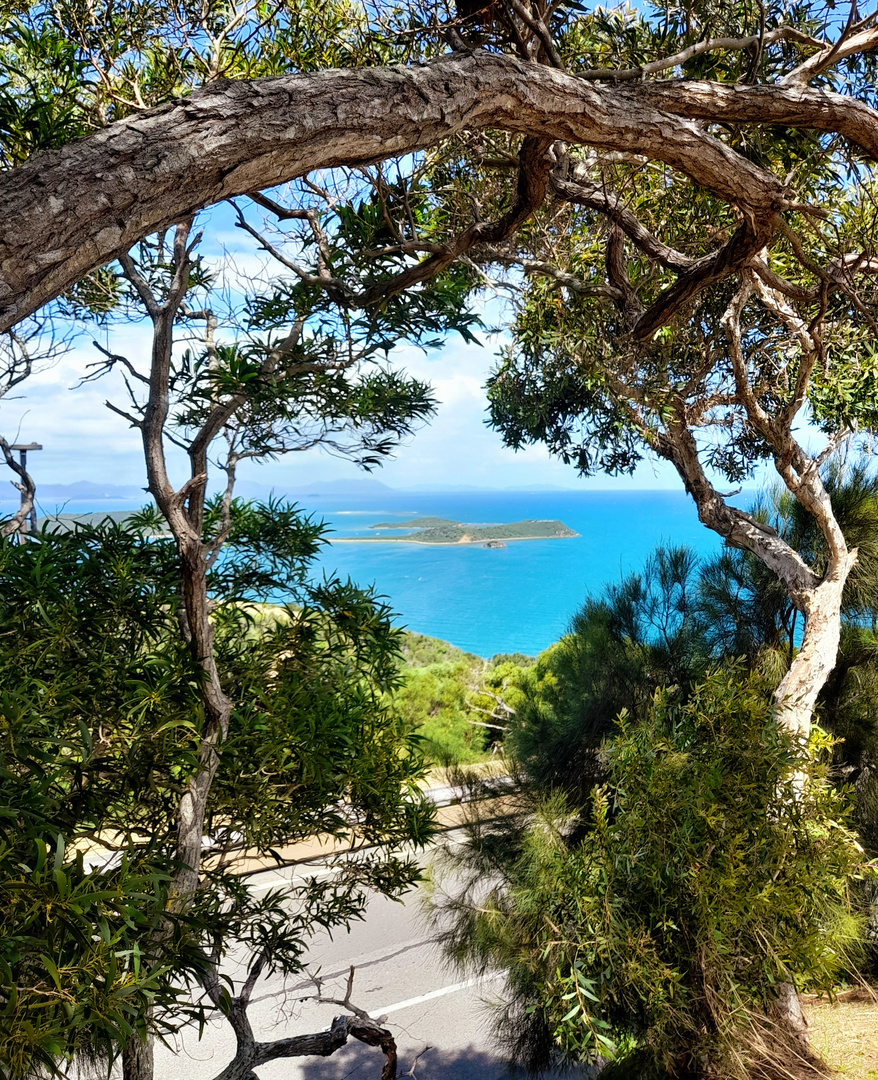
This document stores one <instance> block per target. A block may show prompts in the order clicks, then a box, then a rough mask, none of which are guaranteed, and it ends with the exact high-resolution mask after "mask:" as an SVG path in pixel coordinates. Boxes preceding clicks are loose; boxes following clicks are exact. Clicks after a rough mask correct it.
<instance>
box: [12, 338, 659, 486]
mask: <svg viewBox="0 0 878 1080" xmlns="http://www.w3.org/2000/svg"><path fill="white" fill-rule="evenodd" d="M96 336H98V338H99V340H100V343H101V345H104V346H105V347H109V348H110V349H112V351H114V352H119V353H122V354H123V355H126V356H128V357H129V358H130V359H131V360H132V361H134V360H135V358H136V357H137V356H141V357H144V358H145V356H146V354H147V353H148V350H149V345H150V334H149V328H148V326H147V325H146V324H141V325H138V326H121V327H117V328H111V329H110V330H109V332H108V334H107V335H106V336H105V332H104V331H100V332H99V333H97V335H96ZM497 348H498V344H497V340H496V339H494V340H493V341H491V340H488V341H486V343H485V345H484V346H483V347H478V346H475V345H469V344H466V343H465V342H463V341H462V340H461V339H460V338H459V337H458V336H457V335H456V334H455V335H454V336H453V337H451V338H450V339H449V340H448V341H447V342H446V344H445V346H444V348H442V349H441V350H436V351H432V352H430V353H426V354H425V353H423V352H422V351H420V350H418V349H414V348H410V347H405V348H400V349H397V350H395V351H394V352H392V353H391V357H390V358H391V361H392V362H393V363H394V364H395V365H396V366H398V367H402V368H404V369H405V370H407V371H408V372H409V374H411V375H413V376H415V377H417V378H419V379H423V380H425V381H428V382H429V383H431V385H432V386H433V388H434V392H435V396H436V397H437V398H438V400H439V402H440V404H439V408H438V410H437V413H436V415H435V417H434V418H433V420H432V422H431V423H429V424H427V425H424V426H423V427H421V429H420V430H419V431H417V432H416V434H415V435H414V436H413V437H411V438H410V439H409V440H408V441H407V442H406V443H405V444H403V445H402V446H400V448H399V449H398V451H397V453H396V455H395V457H394V458H393V459H392V460H390V461H389V462H387V463H386V464H385V465H384V466H383V467H382V468H380V469H378V470H376V471H374V472H373V473H372V474H371V475H372V476H374V477H375V479H377V480H380V481H381V482H382V483H385V484H388V485H389V486H390V487H394V488H400V489H406V488H413V487H418V486H421V485H449V486H472V487H486V488H509V487H513V488H514V487H520V488H524V487H535V486H553V487H562V488H581V489H583V490H592V491H597V490H606V489H608V488H611V489H629V490H630V489H646V488H678V487H679V485H680V481H679V479H678V478H677V476H676V473H674V472H673V470H671V469H670V467H669V466H667V465H666V464H665V463H663V462H656V463H655V464H654V465H651V464H649V463H644V464H643V465H642V466H641V467H640V469H639V470H638V472H637V474H636V475H635V476H633V477H625V478H616V479H614V478H611V477H605V476H598V477H592V478H589V479H587V480H583V479H580V478H579V477H577V475H576V472H575V470H574V469H573V468H571V467H570V466H565V465H563V464H562V463H560V462H558V461H556V460H553V459H552V458H550V456H549V454H548V453H547V451H546V450H545V449H543V448H542V447H531V448H528V449H526V450H523V451H519V452H517V453H516V452H514V451H512V450H510V449H507V448H506V447H504V446H503V445H502V442H501V439H500V436H499V435H498V434H497V433H496V432H494V431H491V430H490V429H489V428H488V427H486V425H485V405H486V403H485V392H484V389H483V387H484V384H485V380H486V378H487V375H488V373H489V371H490V369H491V366H492V365H493V364H494V363H495V361H496V352H497ZM98 359H100V354H99V353H98V352H97V350H96V349H95V348H94V347H93V346H92V345H91V341H90V338H89V337H87V336H86V337H82V338H79V339H78V340H77V341H76V343H75V345H74V347H73V348H72V349H70V350H69V351H68V352H67V353H66V354H65V355H63V356H62V357H61V358H60V359H58V360H57V361H56V362H55V363H54V364H53V365H52V366H50V367H46V368H44V370H42V371H40V372H38V373H37V374H35V375H34V376H32V377H31V379H30V380H29V381H28V382H26V383H25V384H23V385H22V386H21V387H19V388H18V389H17V391H16V392H13V394H11V395H9V396H8V397H6V398H5V399H4V400H3V401H2V403H0V431H2V433H3V434H4V435H5V436H6V438H7V439H8V440H9V441H10V442H12V441H13V440H15V441H16V442H37V443H41V444H42V446H43V450H42V451H41V452H40V453H38V454H36V453H35V454H31V455H30V457H29V459H28V464H29V466H30V468H31V472H32V474H33V476H34V479H35V480H36V482H37V484H38V485H39V484H40V483H42V484H47V483H52V484H70V483H74V482H75V481H78V480H90V481H92V482H94V483H99V484H100V483H104V484H121V485H126V484H137V485H141V484H143V483H144V466H143V458H142V450H141V444H140V439H139V435H138V432H137V431H136V430H134V429H132V428H131V427H130V426H129V425H128V424H127V423H126V421H125V420H124V419H123V418H122V417H119V416H117V415H115V414H114V413H112V412H111V411H110V410H109V409H108V408H107V407H106V404H105V402H106V401H107V399H109V400H111V401H113V402H114V403H115V404H117V405H119V406H122V407H124V405H125V397H124V388H123V386H122V384H121V380H119V379H118V378H117V377H116V376H109V377H106V378H104V379H102V380H99V381H97V382H92V383H86V384H84V385H77V384H78V383H79V382H80V380H81V378H82V376H83V375H84V374H85V373H86V372H87V370H88V365H89V364H90V363H93V362H94V361H95V360H98ZM357 474H360V475H362V471H361V470H359V469H357V468H356V467H355V466H354V465H352V464H351V463H349V462H346V461H344V460H342V459H340V458H337V457H332V456H330V455H329V454H328V453H326V452H324V451H319V450H314V451H308V452H304V453H296V454H291V455H288V456H287V457H286V458H285V459H282V460H279V461H275V462H265V463H261V464H252V463H246V464H245V465H242V466H241V470H240V473H239V476H240V478H241V479H246V480H250V481H255V482H257V483H260V484H266V485H269V486H273V487H275V488H276V489H277V490H279V491H280V490H284V489H289V490H295V488H296V487H297V486H298V485H300V484H310V483H314V482H317V481H321V480H336V479H350V478H353V477H355V476H356V475H357ZM179 475H180V479H182V472H181V473H180V474H179Z"/></svg>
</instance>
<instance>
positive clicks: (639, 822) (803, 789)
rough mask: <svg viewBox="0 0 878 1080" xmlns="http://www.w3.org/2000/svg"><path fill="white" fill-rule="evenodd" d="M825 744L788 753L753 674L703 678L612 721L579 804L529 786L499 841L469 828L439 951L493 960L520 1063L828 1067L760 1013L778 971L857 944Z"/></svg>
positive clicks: (847, 953)
mask: <svg viewBox="0 0 878 1080" xmlns="http://www.w3.org/2000/svg"><path fill="white" fill-rule="evenodd" d="M826 744H827V739H826V737H825V736H823V735H821V736H820V737H819V739H818V740H816V741H815V742H814V743H812V747H811V749H810V750H808V751H803V748H802V746H801V745H798V746H797V745H796V744H795V743H794V742H793V740H792V738H791V736H790V734H789V732H787V731H785V730H784V729H782V728H779V727H778V726H777V725H776V724H774V722H773V720H772V716H771V704H770V697H769V695H767V694H766V693H765V688H764V687H760V686H759V685H758V680H756V681H751V680H748V679H747V678H746V676H745V675H744V673H743V672H741V671H740V670H738V671H736V670H734V668H732V669H731V670H726V671H714V672H712V673H709V674H708V675H707V676H706V677H705V678H704V679H703V680H702V681H701V683H700V684H699V685H698V686H697V687H695V688H694V689H693V693H692V695H691V696H690V698H689V700H688V701H687V700H685V699H684V698H683V696H682V695H679V694H677V693H676V692H675V691H674V690H665V691H661V692H659V693H657V694H656V696H655V699H654V701H653V702H652V704H651V706H650V708H649V709H648V710H647V711H646V715H645V716H644V717H642V718H641V720H640V721H639V722H636V721H634V720H633V719H632V718H630V717H627V716H626V715H625V714H623V715H622V716H621V717H620V719H619V722H618V727H617V730H616V733H615V735H614V737H613V739H612V740H610V741H609V742H608V743H607V744H606V745H605V747H604V751H603V753H604V759H605V777H604V783H603V784H601V785H600V786H598V787H596V788H594V789H593V790H592V791H591V792H589V793H588V794H587V795H586V796H585V798H583V799H576V798H570V797H567V796H565V794H564V793H563V791H562V790H560V789H558V788H556V789H555V790H554V791H552V790H551V789H549V788H544V789H543V792H542V798H540V799H536V800H535V801H534V802H532V803H531V806H530V813H529V814H527V816H526V817H524V818H522V819H521V822H520V828H519V830H518V831H517V833H516V835H515V836H514V841H513V843H512V844H510V843H509V839H508V836H507V837H506V840H505V842H504V827H503V826H502V825H501V826H492V825H489V824H488V823H482V824H481V825H480V826H479V825H476V826H475V827H474V830H473V840H474V845H473V847H472V848H471V849H470V851H469V852H468V853H467V854H466V855H465V856H464V858H463V860H462V859H461V857H460V852H453V851H449V853H448V858H449V860H450V863H451V866H450V869H451V870H452V872H453V875H454V879H455V885H454V888H453V892H452V893H451V894H450V896H449V895H446V894H444V893H442V892H441V891H440V892H439V893H438V894H437V895H438V899H437V905H438V907H439V910H440V912H441V914H442V916H443V922H442V928H443V938H444V943H445V947H446V949H447V951H448V952H449V954H450V955H451V956H452V957H453V958H455V959H456V960H457V961H458V962H459V963H460V965H461V966H462V967H463V968H464V969H466V970H469V971H471V972H473V973H481V972H484V971H486V970H490V969H494V968H496V967H497V966H498V965H499V966H500V967H501V968H502V969H504V970H505V972H506V978H507V995H506V998H507V1000H506V1001H505V1002H504V1004H503V1006H502V1007H498V1009H497V1011H496V1014H495V1019H496V1021H497V1023H498V1028H499V1035H500V1038H501V1040H502V1041H503V1042H504V1043H505V1044H506V1045H507V1046H508V1047H509V1049H510V1051H511V1052H512V1053H513V1056H514V1057H515V1059H516V1060H517V1061H519V1062H521V1063H522V1064H525V1065H527V1066H528V1067H530V1068H531V1069H534V1070H540V1069H543V1068H545V1067H547V1066H548V1065H549V1064H551V1063H553V1062H554V1061H557V1060H558V1058H559V1057H560V1059H561V1060H562V1061H565V1060H566V1061H568V1062H581V1061H583V1060H585V1061H591V1062H594V1061H595V1059H596V1058H603V1059H605V1060H606V1059H608V1058H609V1059H610V1060H611V1061H613V1062H614V1065H613V1067H611V1068H609V1069H608V1070H607V1073H608V1075H610V1076H613V1077H618V1078H619V1080H622V1078H626V1080H627V1078H633V1077H637V1078H649V1080H653V1078H656V1080H658V1078H661V1077H676V1078H680V1080H682V1078H686V1080H690V1078H692V1080H694V1078H698V1080H708V1078H710V1080H718V1078H722V1080H732V1078H734V1080H741V1078H744V1077H746V1078H748V1080H752V1078H756V1077H758V1078H760V1080H768V1078H775V1077H781V1076H785V1077H790V1076H795V1077H797V1078H798V1077H801V1078H805V1077H812V1078H817V1077H820V1076H824V1075H825V1073H824V1072H823V1070H822V1069H821V1067H820V1065H819V1062H817V1061H816V1060H815V1059H814V1058H813V1056H812V1055H810V1054H809V1053H808V1052H807V1051H806V1050H804V1049H803V1047H802V1045H801V1044H800V1043H798V1042H797V1040H796V1039H794V1038H793V1039H788V1038H787V1036H786V1034H785V1032H784V1029H783V1028H779V1027H778V1025H777V1023H776V1022H775V1021H774V1020H773V1019H772V1018H771V1016H770V1005H771V1002H772V1000H773V998H774V996H775V995H776V992H777V984H778V983H779V982H783V981H785V980H787V979H789V978H790V977H791V976H794V977H795V979H796V984H797V985H798V986H799V987H805V986H808V987H811V988H812V989H822V990H824V991H826V990H829V989H830V988H831V987H832V985H833V983H834V981H835V979H837V977H838V974H839V972H840V971H843V970H844V968H845V964H846V963H850V960H851V957H852V955H854V954H855V953H856V949H857V937H858V934H859V931H860V926H859V925H858V920H857V918H856V916H852V915H851V914H850V912H849V909H848V905H847V899H846V892H847V881H848V878H849V875H850V874H851V872H852V871H854V870H856V869H857V868H858V867H859V866H860V863H861V860H862V853H861V850H860V849H859V846H858V845H857V843H856V841H855V838H854V835H853V833H852V832H851V831H850V829H849V827H847V826H846V825H845V816H846V813H847V812H848V811H846V808H845V801H844V798H843V796H842V795H840V794H839V793H838V792H836V791H834V790H833V788H832V787H831V786H830V785H828V784H827V783H826V770H827V754H826V749H827V746H826ZM797 773H798V774H799V777H800V780H798V781H797V780H796V774H797ZM802 777H804V782H803V783H802V782H801V778H802ZM797 785H798V788H799V790H798V791H796V787H797ZM779 786H780V787H781V788H782V789H783V791H784V792H785V794H786V797H781V798H780V799H779V798H778V787H779ZM505 831H506V832H508V828H507V829H506V830H505ZM441 884H442V879H441V878H440V885H441ZM766 946H767V947H766Z"/></svg>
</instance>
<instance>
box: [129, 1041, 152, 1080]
mask: <svg viewBox="0 0 878 1080" xmlns="http://www.w3.org/2000/svg"><path fill="white" fill-rule="evenodd" d="M154 1041H155V1040H154V1038H153V1036H152V1035H151V1034H150V1035H147V1037H146V1041H145V1042H141V1041H140V1039H137V1038H134V1039H131V1040H130V1041H129V1042H128V1043H127V1044H126V1046H125V1049H124V1050H123V1051H122V1076H123V1078H124V1080H152V1078H153V1072H154V1068H155V1063H154V1060H153V1044H154Z"/></svg>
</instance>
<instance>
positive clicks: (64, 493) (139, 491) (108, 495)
mask: <svg viewBox="0 0 878 1080" xmlns="http://www.w3.org/2000/svg"><path fill="white" fill-rule="evenodd" d="M18 497H19V496H18V492H17V491H16V490H15V489H14V488H13V487H12V486H11V485H10V487H9V490H8V491H4V490H3V489H2V487H0V498H2V499H4V500H6V499H9V500H10V501H14V502H18ZM147 498H148V496H147V494H146V492H145V491H144V490H143V487H138V486H137V485H136V484H95V483H93V482H92V481H91V480H77V481H76V482H75V483H73V484H37V499H38V500H43V501H45V500H46V499H53V500H57V501H61V502H65V501H68V500H70V501H72V500H74V499H77V500H79V499H93V500H95V501H97V500H100V501H101V502H103V501H105V500H107V501H110V500H112V501H113V502H117V501H119V500H122V501H124V502H131V500H132V499H137V500H139V501H140V502H141V503H142V502H146V500H147Z"/></svg>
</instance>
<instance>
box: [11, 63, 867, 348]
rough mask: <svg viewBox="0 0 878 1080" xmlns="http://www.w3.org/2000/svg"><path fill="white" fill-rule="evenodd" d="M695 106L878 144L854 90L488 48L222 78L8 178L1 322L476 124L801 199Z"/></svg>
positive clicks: (756, 195) (745, 193) (758, 205)
mask: <svg viewBox="0 0 878 1080" xmlns="http://www.w3.org/2000/svg"><path fill="white" fill-rule="evenodd" d="M686 116H692V117H697V118H702V119H716V120H724V121H728V122H735V123H749V124H752V123H758V122H760V121H762V120H763V119H764V120H765V121H766V122H769V123H777V122H782V123H786V124H790V125H799V126H806V127H813V128H816V129H817V130H821V131H828V130H832V131H839V132H840V133H841V134H843V135H845V137H847V138H851V139H853V140H855V141H857V142H859V143H860V145H862V146H865V147H867V148H869V147H872V148H873V149H874V151H875V156H878V114H876V113H875V112H874V111H873V110H872V109H870V108H869V107H868V106H866V105H864V104H862V103H860V102H857V101H854V100H852V99H850V98H844V97H842V96H841V95H832V94H827V93H825V92H823V91H812V90H795V91H793V90H790V89H788V88H774V87H745V86H715V85H712V84H704V83H688V82H681V81H679V80H676V81H672V82H663V83H639V84H637V85H636V86H635V85H633V84H627V85H625V86H610V85H598V84H593V83H588V82H586V81H583V80H581V79H577V78H574V77H573V76H570V75H566V74H564V73H563V72H560V71H556V70H554V69H552V68H549V67H546V66H545V65H541V64H530V63H525V62H523V61H521V60H518V59H516V58H514V57H509V56H499V55H491V54H488V53H483V52H471V53H466V54H455V55H452V56H450V57H443V58H442V59H440V60H437V61H435V62H434V63H431V64H425V65H422V66H420V67H417V68H406V67H388V68H370V69H350V70H343V71H321V72H318V73H315V74H309V75H291V76H282V77H273V78H265V79H257V80H253V81H242V82H233V83H228V82H225V83H224V82H217V83H213V84H211V85H209V86H206V87H204V88H203V89H201V90H198V91H196V92H195V93H193V94H192V95H191V96H189V97H187V98H184V99H181V100H178V101H174V102H171V103H169V104H167V105H164V106H161V107H160V108H158V109H154V110H152V111H150V112H146V113H142V114H140V115H137V116H135V117H133V118H128V119H125V120H122V121H119V122H118V123H116V124H113V125H111V126H109V127H107V128H105V129H103V130H101V131H99V132H97V133H96V134H94V135H92V136H89V137H87V138H84V139H81V140H79V141H77V142H74V143H70V144H68V145H66V146H64V147H61V148H60V149H58V150H52V151H48V152H46V153H43V154H40V155H38V156H37V157H35V158H33V159H31V160H29V161H28V162H26V163H25V164H24V165H22V166H20V167H18V168H16V169H12V170H9V171H8V172H6V173H4V174H2V176H0V199H2V201H3V205H4V215H3V218H2V220H0V304H2V306H3V313H2V316H0V330H2V329H4V328H7V327H9V326H11V325H13V324H14V323H16V322H17V321H19V320H20V319H22V318H23V317H24V316H25V315H26V314H28V313H30V312H33V311H35V310H36V309H37V308H39V307H40V306H42V305H43V304H45V303H47V302H48V301H49V300H51V299H53V298H54V297H56V296H58V295H59V294H60V293H61V292H63V291H64V290H65V289H67V288H69V287H70V286H71V285H72V284H73V283H74V282H76V281H77V280H79V279H80V278H81V277H82V276H84V275H85V274H86V273H88V272H89V271H90V270H92V269H94V268H95V267H97V266H100V265H102V264H104V263H107V262H109V261H110V260H112V259H114V258H118V257H119V256H120V255H121V254H122V253H124V252H125V251H127V250H128V249H129V248H130V247H131V246H132V245H133V244H134V243H135V242H137V241H138V240H139V239H140V238H142V237H143V236H145V235H147V234H148V233H149V232H151V231H154V230H155V229H159V228H163V227H166V226H168V225H170V224H172V223H174V222H176V221H179V220H181V219H182V218H183V217H186V216H187V215H189V214H191V213H193V212H195V211H197V210H198V209H200V208H202V207H204V206H209V205H212V204H214V203H216V202H219V201H221V200H224V199H228V198H232V197H234V196H235V195H240V194H246V193H249V192H253V191H258V190H259V189H267V188H270V187H272V186H275V185H277V184H280V183H283V182H285V181H287V180H289V179H292V178H294V177H297V176H302V175H304V174H306V173H308V172H310V171H313V170H315V169H321V168H332V167H335V166H342V165H348V166H353V165H364V164H367V163H369V162H373V161H377V160H381V159H384V158H387V157H392V156H399V155H404V154H410V153H414V152H416V151H418V150H420V149H424V148H426V147H429V146H433V145H436V144H437V143H439V142H441V141H442V140H444V139H447V138H449V137H451V136H453V135H455V134H458V133H460V132H462V131H464V130H484V129H486V128H495V129H502V130H506V131H510V132H517V133H520V134H523V135H526V136H527V135H529V136H532V137H533V138H534V139H535V140H543V139H559V140H561V141H563V142H566V143H570V144H588V145H591V146H594V147H597V148H599V149H604V150H612V151H622V152H625V153H635V154H643V155H645V156H646V157H648V158H650V159H652V160H656V161H661V162H664V163H665V164H666V165H669V166H671V167H672V168H674V169H676V170H678V171H679V172H681V173H683V174H684V175H686V176H688V177H690V179H692V180H693V181H694V182H695V183H696V184H698V185H700V186H701V187H703V188H705V189H706V190H709V191H711V192H712V193H713V194H715V195H716V196H717V197H719V198H721V199H724V200H726V201H728V202H730V203H733V204H735V205H736V206H738V207H739V208H740V209H741V211H742V213H744V214H749V215H751V216H753V217H758V218H760V219H762V220H768V219H771V218H772V217H773V216H774V215H775V214H776V213H777V212H778V210H780V209H781V208H783V207H784V206H785V205H786V204H787V199H786V196H785V193H784V189H783V185H782V183H781V181H780V180H779V179H778V178H777V177H775V176H772V175H771V174H770V173H768V172H766V171H765V170H763V169H760V168H759V167H757V166H756V165H754V164H752V163H751V162H749V161H747V160H746V159H745V158H744V157H743V156H742V155H740V154H738V153H736V152H735V151H734V150H732V149H730V148H729V147H727V146H726V145H724V144H723V143H722V142H721V141H720V140H718V139H716V138H714V137H713V136H712V135H710V134H709V133H708V132H707V131H705V130H704V129H703V127H702V126H701V125H699V124H695V123H689V122H687V121H685V120H682V121H681V120H680V119H679V117H686ZM480 239H483V240H485V241H490V240H492V239H494V238H493V237H490V236H486V237H481V238H480ZM426 262H427V263H429V260H426ZM425 269H426V268H425ZM403 287H405V285H404V284H403Z"/></svg>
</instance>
